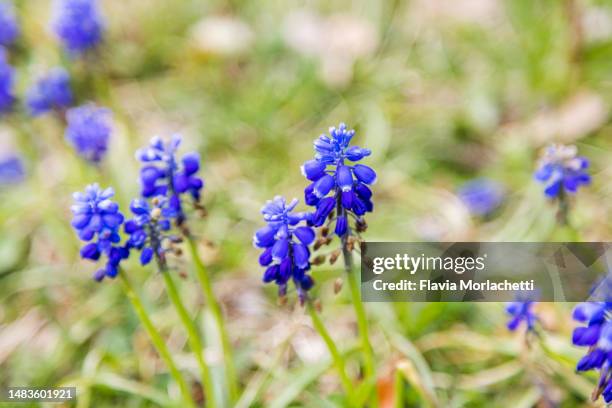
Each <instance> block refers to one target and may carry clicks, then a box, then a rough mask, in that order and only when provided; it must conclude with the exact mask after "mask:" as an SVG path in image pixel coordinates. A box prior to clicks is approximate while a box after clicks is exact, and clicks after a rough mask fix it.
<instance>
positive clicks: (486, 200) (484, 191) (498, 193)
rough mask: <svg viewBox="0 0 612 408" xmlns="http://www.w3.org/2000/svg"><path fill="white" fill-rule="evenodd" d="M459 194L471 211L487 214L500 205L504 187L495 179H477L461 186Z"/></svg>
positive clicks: (477, 213) (479, 214)
mask: <svg viewBox="0 0 612 408" xmlns="http://www.w3.org/2000/svg"><path fill="white" fill-rule="evenodd" d="M458 195H459V198H460V199H461V201H463V204H465V206H466V207H467V208H468V210H469V211H470V213H472V214H474V215H476V216H485V215H488V214H490V213H491V212H493V211H494V210H495V209H497V208H498V207H499V206H500V204H501V203H502V201H503V199H504V189H503V188H502V186H501V185H500V184H499V183H497V182H495V181H493V180H488V179H476V180H471V181H469V182H467V183H465V184H464V185H463V186H461V188H460V189H459V191H458Z"/></svg>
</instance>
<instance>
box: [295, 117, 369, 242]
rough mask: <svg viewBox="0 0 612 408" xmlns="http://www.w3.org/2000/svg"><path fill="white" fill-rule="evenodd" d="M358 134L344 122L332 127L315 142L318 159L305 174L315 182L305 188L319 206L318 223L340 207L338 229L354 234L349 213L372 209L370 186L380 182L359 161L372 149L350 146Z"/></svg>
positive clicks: (342, 233) (304, 169) (358, 216)
mask: <svg viewBox="0 0 612 408" xmlns="http://www.w3.org/2000/svg"><path fill="white" fill-rule="evenodd" d="M354 135H355V131H354V130H348V129H347V127H346V125H345V124H344V123H341V124H340V125H339V126H338V127H337V128H335V127H332V128H330V129H329V135H321V136H320V137H319V138H318V139H317V140H315V142H314V149H315V153H316V154H315V159H314V160H310V161H307V162H306V163H304V165H303V166H302V174H303V175H304V176H305V177H306V178H307V179H308V180H310V181H311V182H312V183H311V184H310V185H309V186H308V187H306V189H305V191H304V195H305V201H306V204H308V205H311V206H315V207H316V211H315V213H314V215H313V218H312V223H313V225H314V226H316V227H319V226H322V225H323V224H324V223H325V221H326V220H327V218H328V216H329V215H330V214H331V213H332V211H333V210H334V209H336V208H337V210H338V214H337V215H336V218H335V219H336V225H335V232H336V234H337V235H338V236H340V237H344V236H346V235H347V234H350V226H349V215H350V214H354V215H355V218H356V219H357V220H358V221H360V220H361V217H362V216H363V215H364V214H365V213H367V212H371V211H372V210H373V208H374V206H373V204H372V200H371V198H372V191H371V190H370V188H369V187H368V186H369V185H372V184H374V183H375V182H376V173H375V172H374V170H372V169H371V168H370V167H368V166H365V165H363V164H352V165H351V164H348V163H347V161H348V162H358V161H360V160H361V159H363V158H364V157H367V156H369V155H370V154H371V151H370V150H368V149H362V148H360V147H358V146H349V144H350V142H351V139H352V138H353V136H354Z"/></svg>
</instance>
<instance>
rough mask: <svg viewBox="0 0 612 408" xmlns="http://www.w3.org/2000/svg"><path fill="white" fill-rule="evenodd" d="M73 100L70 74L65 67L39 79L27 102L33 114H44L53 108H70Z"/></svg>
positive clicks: (28, 95) (30, 91)
mask: <svg viewBox="0 0 612 408" xmlns="http://www.w3.org/2000/svg"><path fill="white" fill-rule="evenodd" d="M72 101H73V98H72V90H71V88H70V76H69V75H68V72H66V70H65V69H63V68H55V69H53V70H51V71H49V73H47V75H45V76H43V77H42V78H40V79H38V81H37V82H36V84H34V86H32V87H31V88H30V90H29V91H28V94H27V97H26V103H27V105H28V109H29V110H30V113H31V114H32V116H38V115H42V114H43V113H47V112H49V111H50V110H52V109H57V110H62V109H65V108H68V107H69V106H70V105H71V104H72Z"/></svg>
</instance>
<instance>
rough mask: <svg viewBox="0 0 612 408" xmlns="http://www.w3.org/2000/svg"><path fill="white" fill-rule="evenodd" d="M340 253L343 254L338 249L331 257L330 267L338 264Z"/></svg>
mask: <svg viewBox="0 0 612 408" xmlns="http://www.w3.org/2000/svg"><path fill="white" fill-rule="evenodd" d="M340 253H341V251H340V248H338V249H336V250H335V251H334V252H332V253H331V254H330V255H329V263H330V265H333V264H335V263H336V261H337V260H338V257H340Z"/></svg>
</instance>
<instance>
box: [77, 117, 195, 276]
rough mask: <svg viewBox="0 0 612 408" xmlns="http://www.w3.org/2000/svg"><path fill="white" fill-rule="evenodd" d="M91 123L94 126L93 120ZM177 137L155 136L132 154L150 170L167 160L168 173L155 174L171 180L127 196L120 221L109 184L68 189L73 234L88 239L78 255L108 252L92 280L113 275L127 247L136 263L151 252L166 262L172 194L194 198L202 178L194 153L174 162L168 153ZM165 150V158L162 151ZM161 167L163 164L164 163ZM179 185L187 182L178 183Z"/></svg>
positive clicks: (173, 238) (87, 256)
mask: <svg viewBox="0 0 612 408" xmlns="http://www.w3.org/2000/svg"><path fill="white" fill-rule="evenodd" d="M69 114H70V111H69ZM92 126H93V127H94V128H95V127H96V124H95V123H94V124H93V125H92ZM91 130H92V129H90V131H91ZM179 142H180V139H179V138H178V137H175V138H174V139H173V140H172V141H171V142H170V143H168V144H164V143H163V142H162V141H161V140H159V139H157V138H155V139H154V142H152V146H151V147H149V148H146V149H141V150H140V151H139V154H138V156H139V157H144V158H145V160H144V161H145V162H146V163H148V165H147V166H152V168H154V169H156V171H161V170H160V169H161V167H155V166H153V165H152V164H151V163H156V162H161V163H163V164H164V165H169V163H171V166H170V167H171V168H172V171H171V172H169V173H167V175H168V177H165V176H159V177H158V178H157V179H156V180H157V181H160V179H167V180H173V185H171V186H166V188H162V186H157V187H156V189H155V191H154V194H149V191H148V190H145V191H143V194H142V195H143V197H141V198H137V199H134V200H132V203H131V205H130V210H131V212H132V213H133V215H134V216H133V217H132V218H131V219H129V220H127V221H126V222H125V223H124V217H123V214H122V213H121V212H120V211H119V207H118V205H117V204H116V203H115V202H113V201H111V198H112V196H113V190H112V189H110V188H109V189H106V190H101V189H100V187H99V186H98V185H97V184H93V185H90V186H88V187H87V188H86V190H85V192H84V193H75V194H74V199H75V205H74V206H73V207H72V212H73V213H74V219H73V221H72V225H73V227H74V228H75V230H76V231H77V234H78V236H79V238H80V239H81V240H83V241H86V242H88V244H87V245H85V246H84V247H83V248H82V249H81V257H82V258H84V259H91V260H98V259H99V258H100V257H101V255H103V254H104V255H106V256H107V258H108V261H107V263H106V266H105V268H103V269H101V270H99V271H98V272H96V274H95V275H94V278H95V279H96V280H98V281H100V280H102V279H103V278H104V276H109V277H115V276H116V275H117V272H118V267H119V263H120V262H121V260H123V259H126V258H127V257H128V256H129V254H130V251H132V250H137V251H140V263H141V264H142V265H146V264H148V263H150V262H151V261H152V260H153V259H154V258H155V259H156V261H157V263H158V265H159V266H160V267H162V268H165V267H166V252H167V251H168V250H169V249H172V250H176V248H173V247H172V245H173V244H175V243H177V242H180V238H179V237H177V236H176V235H172V234H171V233H170V230H171V229H172V223H171V219H172V218H175V217H177V212H176V208H175V207H172V206H171V203H172V197H176V198H179V194H180V193H185V192H188V193H190V194H191V195H192V196H194V198H195V197H197V198H199V194H200V190H201V188H202V185H203V183H202V180H201V179H199V178H197V177H196V173H197V171H198V169H199V166H200V163H199V159H198V158H197V156H196V155H194V154H187V155H185V156H184V157H183V160H182V165H181V166H176V163H175V161H174V153H175V150H176V148H177V147H178V144H179ZM160 149H161V150H160ZM168 152H170V156H171V157H170V158H169V157H168V156H166V154H167V153H168ZM156 164H160V163H156ZM164 168H165V169H166V170H167V167H164ZM147 171H151V170H150V169H148V170H147V167H145V169H143V172H144V173H146V172H147ZM141 176H142V175H141ZM167 180H166V181H167ZM182 183H183V184H182ZM185 185H187V187H184V186H185ZM170 192H172V194H170ZM175 192H176V193H175ZM179 192H180V193H179ZM145 193H146V194H145ZM168 195H170V197H168ZM179 199H180V198H179ZM181 214H182V213H181ZM122 225H123V229H124V232H125V233H126V235H127V236H128V238H127V240H126V241H125V243H124V244H123V245H121V236H120V230H121V226H122ZM176 251H177V252H178V250H176Z"/></svg>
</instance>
